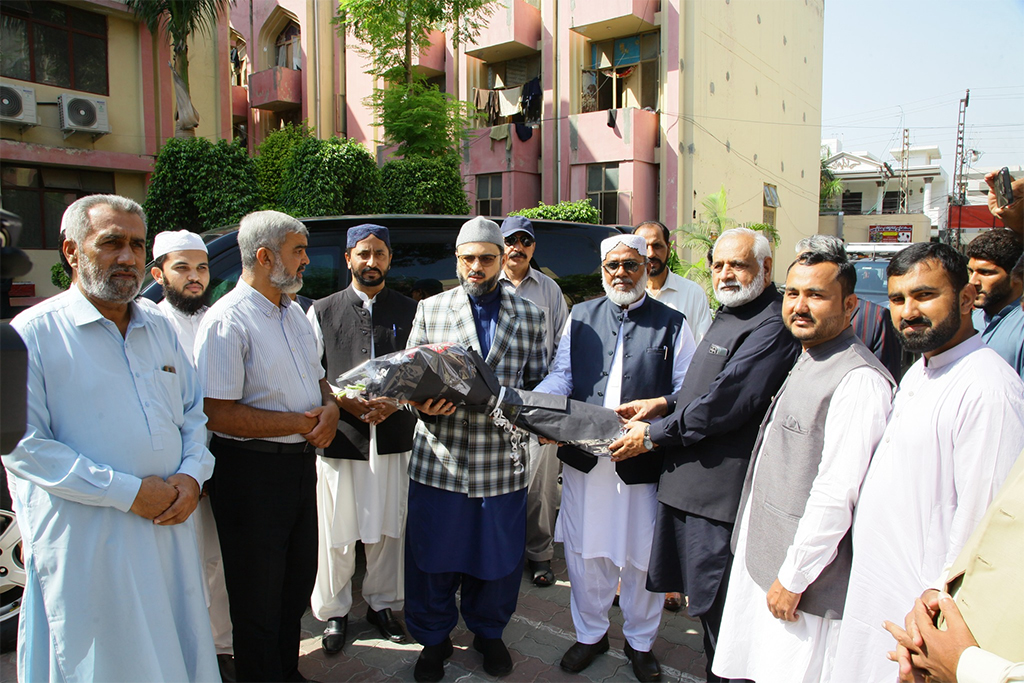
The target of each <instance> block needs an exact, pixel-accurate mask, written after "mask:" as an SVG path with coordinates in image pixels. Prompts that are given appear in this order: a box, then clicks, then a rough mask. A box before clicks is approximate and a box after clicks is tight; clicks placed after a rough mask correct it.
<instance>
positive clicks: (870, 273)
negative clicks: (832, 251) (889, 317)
mask: <svg viewBox="0 0 1024 683" xmlns="http://www.w3.org/2000/svg"><path fill="white" fill-rule="evenodd" d="M888 266H889V262H888V261H856V262H854V264H853V267H854V268H855V269H856V270H857V286H856V288H855V289H854V292H856V294H857V296H859V297H861V298H863V299H867V300H868V301H873V302H874V303H881V304H884V303H887V302H888V300H889V291H888V287H887V284H886V283H887V280H886V276H885V269H886V268H887V267H888Z"/></svg>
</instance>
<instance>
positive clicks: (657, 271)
mask: <svg viewBox="0 0 1024 683" xmlns="http://www.w3.org/2000/svg"><path fill="white" fill-rule="evenodd" d="M664 272H665V263H664V262H663V261H661V260H659V259H656V258H652V259H651V277H658V276H659V275H661V274H662V273H664Z"/></svg>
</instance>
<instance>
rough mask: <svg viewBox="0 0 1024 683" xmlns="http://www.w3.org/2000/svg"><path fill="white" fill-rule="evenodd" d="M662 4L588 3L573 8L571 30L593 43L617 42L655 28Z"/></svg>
mask: <svg viewBox="0 0 1024 683" xmlns="http://www.w3.org/2000/svg"><path fill="white" fill-rule="evenodd" d="M660 9H661V3H660V2H657V1H655V2H651V1H650V0H588V1H587V2H577V3H575V4H574V5H570V9H569V28H571V29H572V30H573V31H576V33H580V34H582V35H584V36H586V37H587V38H590V39H591V40H604V39H605V38H618V37H620V36H626V35H634V34H637V33H641V32H643V31H651V30H653V29H654V28H656V26H655V23H654V15H655V13H656V12H658V11H659V10H660Z"/></svg>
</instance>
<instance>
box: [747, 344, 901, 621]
mask: <svg viewBox="0 0 1024 683" xmlns="http://www.w3.org/2000/svg"><path fill="white" fill-rule="evenodd" d="M862 367H871V368H874V369H875V370H876V371H877V372H878V373H879V374H880V375H882V376H883V377H885V378H886V379H887V380H888V381H889V382H890V384H892V383H893V381H892V377H891V376H890V375H889V372H888V371H887V370H886V369H885V367H884V366H883V365H882V364H881V363H880V362H879V361H878V359H877V358H875V356H874V355H873V354H872V353H871V351H870V350H868V348H867V347H866V346H864V343H863V342H861V341H860V339H858V338H857V337H856V336H855V335H854V334H853V329H852V328H847V329H845V330H844V331H843V332H841V333H840V334H839V336H838V337H836V338H835V339H832V340H830V341H827V342H825V343H823V344H819V345H818V346H813V347H811V348H810V349H808V350H807V351H806V352H805V353H803V354H801V355H800V358H799V359H798V360H797V362H796V365H794V366H793V369H792V371H790V373H789V377H788V378H787V379H786V382H785V384H783V385H782V389H780V390H779V393H778V394H777V395H776V397H775V400H774V410H773V409H771V408H770V409H769V410H768V414H767V415H766V416H765V419H764V421H763V422H762V423H761V431H760V433H759V434H758V437H757V443H756V444H755V446H754V454H753V455H754V457H752V458H751V460H750V465H749V467H748V468H747V476H746V480H745V481H744V484H743V496H742V497H741V498H740V500H741V501H744V502H743V505H745V504H748V503H749V504H750V506H751V507H750V523H749V526H748V531H747V548H746V550H747V562H746V564H747V571H749V572H750V576H751V578H753V579H754V581H755V582H756V583H757V584H758V585H759V586H760V587H761V588H763V589H764V590H765V591H767V590H768V589H769V588H771V585H772V583H773V582H774V581H775V579H776V578H777V577H778V574H779V569H780V568H781V567H782V563H783V561H784V560H785V558H786V553H787V552H788V551H789V547H790V546H791V545H792V543H793V539H794V537H795V536H796V528H797V524H798V523H799V522H800V518H801V517H802V516H803V514H804V508H805V507H806V505H807V499H808V498H809V497H810V493H811V486H812V485H813V483H814V480H815V478H816V477H817V475H818V466H819V465H820V464H821V451H822V448H823V445H824V438H825V416H826V415H827V414H828V408H829V404H830V403H831V401H832V394H833V393H835V390H836V387H838V386H839V383H840V382H841V381H842V380H843V378H844V377H846V375H847V374H849V373H850V372H851V371H852V370H855V369H857V368H862ZM773 415H774V419H773V420H772V428H771V431H769V432H768V433H767V434H765V428H766V427H767V424H768V421H769V419H771V416H773ZM762 441H763V442H764V448H763V449H762V450H761V454H760V455H758V450H759V449H760V448H761V443H762ZM755 460H760V464H759V465H758V466H757V468H758V469H757V476H756V477H753V471H754V463H755ZM752 478H753V481H751V479H752ZM742 514H743V509H742V508H741V509H740V515H742ZM736 528H737V529H738V528H739V525H737V527H736ZM735 544H736V532H735V531H734V532H733V545H734V547H735ZM852 558H853V545H852V540H851V537H850V532H849V530H847V532H846V535H845V536H844V537H843V539H842V540H841V541H840V542H839V546H838V547H837V549H836V557H835V559H834V560H832V562H831V563H830V564H829V565H828V566H827V567H825V569H824V570H822V572H821V574H819V575H818V578H817V579H815V580H814V581H813V582H812V583H811V585H810V586H808V587H807V590H806V591H804V593H803V595H802V596H801V598H800V604H799V606H798V608H799V609H800V610H801V611H803V612H806V613H808V614H814V615H817V616H819V617H827V618H830V619H839V618H841V617H842V616H843V606H844V604H845V602H846V588H847V584H848V583H849V580H850V562H851V560H852Z"/></svg>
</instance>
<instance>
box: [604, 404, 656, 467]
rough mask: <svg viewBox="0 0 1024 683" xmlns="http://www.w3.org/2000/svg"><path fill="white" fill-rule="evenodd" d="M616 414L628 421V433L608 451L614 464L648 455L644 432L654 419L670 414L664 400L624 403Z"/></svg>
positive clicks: (617, 409)
mask: <svg viewBox="0 0 1024 683" xmlns="http://www.w3.org/2000/svg"><path fill="white" fill-rule="evenodd" d="M615 412H616V413H618V414H619V417H621V418H624V419H625V420H626V424H625V426H624V429H626V433H625V434H623V435H622V436H621V437H620V438H618V439H616V440H615V441H613V442H612V444H611V445H610V446H609V447H608V450H609V451H611V454H612V462H621V461H622V460H628V459H629V458H635V457H636V456H638V455H640V454H641V453H646V452H647V449H646V448H644V430H645V429H647V426H648V425H649V424H650V422H649V420H650V419H651V418H653V417H662V416H664V415H665V413H667V412H668V403H667V402H666V401H665V399H664V398H644V399H640V400H637V401H630V402H629V403H623V404H622V405H620V406H619V407H618V408H616V409H615Z"/></svg>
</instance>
